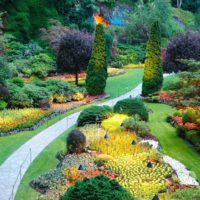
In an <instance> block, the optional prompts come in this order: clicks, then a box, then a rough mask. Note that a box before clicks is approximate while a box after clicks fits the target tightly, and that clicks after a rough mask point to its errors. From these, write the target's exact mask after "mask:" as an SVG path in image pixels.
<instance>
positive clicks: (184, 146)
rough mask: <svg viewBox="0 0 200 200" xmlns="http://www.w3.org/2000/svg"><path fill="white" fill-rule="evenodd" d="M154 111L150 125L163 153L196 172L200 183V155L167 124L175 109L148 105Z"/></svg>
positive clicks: (160, 105) (161, 105) (159, 105)
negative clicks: (167, 119) (167, 118)
mask: <svg viewBox="0 0 200 200" xmlns="http://www.w3.org/2000/svg"><path fill="white" fill-rule="evenodd" d="M146 105H147V106H148V107H149V108H150V109H152V111H153V113H152V114H150V120H149V125H150V128H151V132H152V134H153V135H155V136H156V137H157V139H158V140H159V142H160V144H161V146H162V150H163V153H164V154H166V155H168V156H171V157H172V158H174V159H176V160H179V161H180V162H181V163H183V164H184V165H185V166H186V167H187V168H188V169H189V170H191V171H193V172H195V174H196V176H197V180H198V181H199V182H200V168H199V166H200V155H199V154H198V153H197V152H196V151H195V150H193V149H192V147H191V146H190V145H189V144H188V143H187V142H186V141H184V140H183V139H182V138H180V137H178V136H177V135H176V129H175V128H173V127H172V126H171V125H170V124H169V123H167V122H166V117H167V116H168V114H173V112H174V111H175V109H174V108H172V107H170V106H167V105H164V104H152V103H146Z"/></svg>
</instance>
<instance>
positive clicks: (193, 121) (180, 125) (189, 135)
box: [168, 107, 200, 151]
mask: <svg viewBox="0 0 200 200" xmlns="http://www.w3.org/2000/svg"><path fill="white" fill-rule="evenodd" d="M199 108H200V107H186V108H184V109H179V110H177V111H176V112H175V113H174V115H173V116H169V120H168V121H169V122H170V123H171V124H172V126H174V127H176V129H177V134H178V135H179V136H180V137H183V138H185V139H186V140H188V141H189V142H190V143H192V144H193V145H194V147H195V148H196V149H197V151H200V110H199Z"/></svg>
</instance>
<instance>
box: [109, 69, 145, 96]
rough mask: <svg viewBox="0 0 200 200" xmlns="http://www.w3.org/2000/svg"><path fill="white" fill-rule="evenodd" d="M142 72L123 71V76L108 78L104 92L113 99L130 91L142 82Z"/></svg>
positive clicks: (141, 70)
mask: <svg viewBox="0 0 200 200" xmlns="http://www.w3.org/2000/svg"><path fill="white" fill-rule="evenodd" d="M143 70H144V69H141V68H140V69H125V71H126V73H125V74H122V75H120V76H115V77H111V78H108V81H107V84H106V92H107V93H108V94H110V95H111V97H112V98H115V97H118V96H120V95H122V94H124V93H126V92H128V91H130V90H132V89H133V88H135V87H136V86H137V85H139V84H140V83H141V82H142V77H143Z"/></svg>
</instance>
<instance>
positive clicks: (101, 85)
mask: <svg viewBox="0 0 200 200" xmlns="http://www.w3.org/2000/svg"><path fill="white" fill-rule="evenodd" d="M107 76H108V74H107V62H106V39H105V30H104V27H103V25H102V24H98V25H97V26H96V30H95V38H94V44H93V51H92V55H91V58H90V61H89V64H88V68H87V76H86V89H87V92H88V93H89V94H91V95H98V94H103V92H104V89H105V87H106V79H107Z"/></svg>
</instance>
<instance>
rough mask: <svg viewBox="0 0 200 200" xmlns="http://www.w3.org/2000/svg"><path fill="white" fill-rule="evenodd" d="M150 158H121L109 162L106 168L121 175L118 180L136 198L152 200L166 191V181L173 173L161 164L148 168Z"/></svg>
mask: <svg viewBox="0 0 200 200" xmlns="http://www.w3.org/2000/svg"><path fill="white" fill-rule="evenodd" d="M149 156H150V157H151V154H149V153H146V154H144V153H141V154H137V155H126V156H120V157H117V158H114V159H113V160H111V161H108V162H107V163H106V164H105V167H106V168H107V169H109V170H111V171H112V172H113V173H117V174H119V177H118V178H117V179H116V180H117V181H118V182H119V184H120V185H121V186H123V187H124V188H125V189H127V190H128V191H129V192H130V193H131V194H132V195H133V196H134V197H135V198H139V199H141V198H142V199H143V200H150V199H152V198H153V197H154V195H155V194H157V193H158V192H163V191H165V190H166V185H165V179H166V178H167V177H170V176H171V174H172V171H171V170H170V169H169V167H168V166H167V165H166V164H161V163H157V164H153V168H148V167H147V164H148V158H149Z"/></svg>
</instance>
